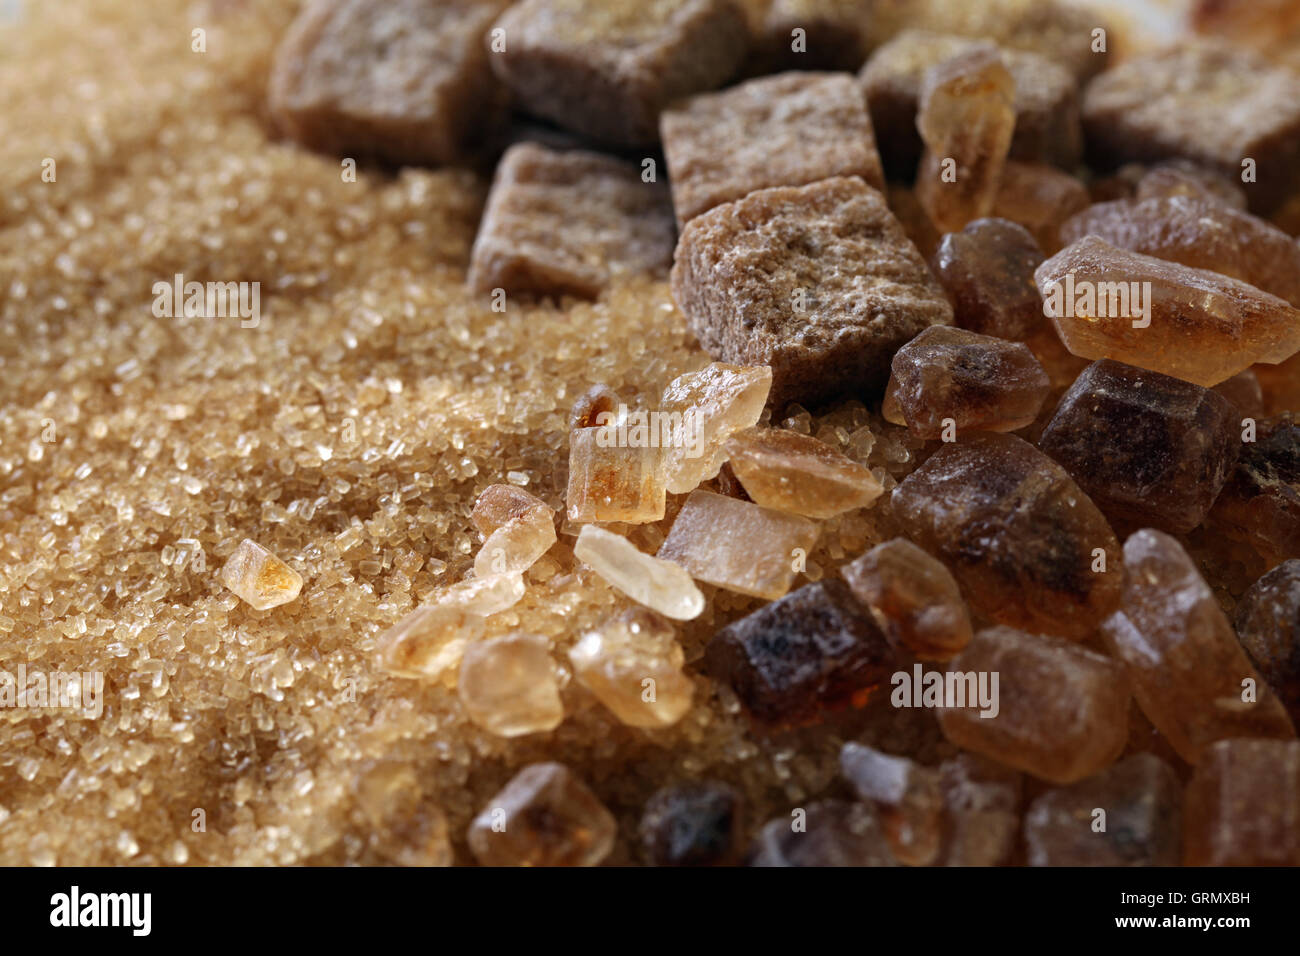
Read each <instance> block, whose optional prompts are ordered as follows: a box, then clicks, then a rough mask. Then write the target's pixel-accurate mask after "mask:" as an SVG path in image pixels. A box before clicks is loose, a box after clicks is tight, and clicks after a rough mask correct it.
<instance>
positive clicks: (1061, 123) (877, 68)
mask: <svg viewBox="0 0 1300 956" xmlns="http://www.w3.org/2000/svg"><path fill="white" fill-rule="evenodd" d="M979 43H980V41H979V40H976V39H973V38H971V37H967V36H958V35H956V34H951V33H936V32H932V31H929V30H917V29H908V30H904V31H902V32H901V33H899V34H898V35H897V36H895V37H893V38H892V39H890V40H889V41H888V42H886V43H884V44H882V45H881V46H879V47H878V48H877V49H876V50H875V52H874V53H872V54H871V59H869V60H868V61H867V63H866V65H865V66H863V68H862V71H861V73H860V74H859V79H860V81H861V83H862V86H863V89H865V90H866V93H867V101H868V104H869V106H870V108H871V119H872V121H873V122H874V123H875V125H876V133H877V136H878V138H879V142H880V152H881V158H882V159H883V160H884V163H885V167H886V169H888V170H889V172H890V174H891V175H893V176H898V177H900V178H904V179H909V180H910V178H911V176H912V174H913V173H914V172H915V171H916V163H917V160H918V159H920V156H921V136H920V134H919V133H918V132H917V129H916V112H917V107H918V105H919V103H920V95H921V81H922V79H923V78H924V76H925V73H926V71H927V70H928V69H929V68H930V67H932V66H935V65H937V64H939V63H942V62H943V61H944V60H947V59H950V58H951V57H953V56H956V55H958V54H960V53H965V52H968V51H969V50H971V49H972V48H974V47H975V46H977V45H978V44H979ZM1001 54H1002V58H1003V62H1004V63H1005V64H1006V67H1007V69H1008V70H1010V72H1011V76H1012V78H1013V79H1014V80H1015V84H1016V92H1015V111H1016V126H1015V132H1014V134H1013V136H1012V140H1011V155H1012V156H1013V157H1014V158H1016V159H1021V160H1029V161H1043V162H1050V163H1055V164H1058V165H1061V166H1072V165H1074V164H1075V163H1077V162H1078V160H1079V155H1080V153H1081V152H1082V148H1083V136H1082V133H1081V128H1080V123H1079V94H1078V82H1077V80H1076V79H1075V77H1074V75H1073V74H1072V73H1071V72H1070V71H1069V69H1068V68H1066V67H1065V66H1062V65H1061V64H1059V63H1056V62H1053V61H1052V60H1050V59H1048V58H1047V57H1046V56H1043V55H1041V54H1040V53H1031V52H1028V51H1023V50H1012V49H1005V48H1004V49H1002V50H1001Z"/></svg>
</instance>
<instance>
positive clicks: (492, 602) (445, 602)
mask: <svg viewBox="0 0 1300 956" xmlns="http://www.w3.org/2000/svg"><path fill="white" fill-rule="evenodd" d="M524 590H525V586H524V577H523V575H522V574H519V573H517V572H516V573H513V574H510V573H506V574H492V575H489V576H488V577H485V578H469V579H468V580H465V581H461V582H459V583H457V584H453V585H452V586H451V587H449V588H447V590H446V591H444V592H442V594H441V595H439V597H438V599H437V603H438V604H440V605H442V606H445V607H454V608H460V609H461V610H463V611H466V612H468V613H470V614H477V615H480V616H481V617H486V616H487V615H489V614H496V613H497V612H498V611H504V610H506V609H507V608H512V607H514V606H515V605H516V604H518V603H519V601H520V599H521V598H522V597H523V596H524Z"/></svg>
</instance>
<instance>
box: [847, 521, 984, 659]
mask: <svg viewBox="0 0 1300 956" xmlns="http://www.w3.org/2000/svg"><path fill="white" fill-rule="evenodd" d="M843 575H844V580H845V581H846V582H847V583H848V585H849V587H850V588H851V589H852V591H853V593H854V595H855V596H856V597H857V599H858V600H859V601H861V602H862V603H863V604H864V605H865V606H866V607H868V608H870V609H871V613H872V614H873V615H874V616H875V618H876V623H877V624H879V625H880V629H881V630H882V631H884V633H885V637H887V638H888V639H889V643H890V644H891V645H892V646H893V647H894V648H895V649H896V650H899V651H906V652H907V653H910V654H912V655H914V656H916V657H918V658H921V659H923V660H947V659H949V658H950V657H952V656H953V655H954V654H957V653H959V652H960V651H961V650H962V649H963V648H964V647H965V646H966V645H967V644H969V643H970V639H971V623H970V614H969V613H968V612H967V610H966V602H965V601H963V600H962V596H961V590H960V589H959V588H958V587H957V582H956V581H955V580H954V579H953V576H952V575H951V574H950V573H949V572H948V569H947V568H945V567H944V566H943V563H942V562H941V561H938V560H936V559H935V558H933V557H931V556H930V555H928V554H926V553H925V552H924V551H922V550H921V549H920V548H918V547H917V546H916V545H914V544H912V542H910V541H908V540H907V539H906V538H894V539H893V540H892V541H886V542H885V543H884V544H879V545H876V547H874V548H872V549H871V550H870V551H868V552H867V553H866V554H864V555H862V556H861V557H859V558H858V559H857V560H855V561H853V562H852V563H850V564H847V565H845V566H844V568H843Z"/></svg>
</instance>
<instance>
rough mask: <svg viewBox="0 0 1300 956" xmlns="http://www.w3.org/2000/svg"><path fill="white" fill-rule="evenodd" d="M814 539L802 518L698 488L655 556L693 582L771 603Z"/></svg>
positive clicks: (812, 530) (812, 528) (791, 579)
mask: <svg viewBox="0 0 1300 956" xmlns="http://www.w3.org/2000/svg"><path fill="white" fill-rule="evenodd" d="M816 541H817V525H816V523H814V522H812V521H809V520H808V519H807V518H801V517H799V516H798V515H792V514H786V513H784V512H781V511H774V510H772V509H771V508H763V507H760V506H759V505H756V504H753V503H752V502H748V501H737V500H736V499H735V498H728V497H726V496H725V495H719V494H714V493H713V492H711V491H704V490H703V489H700V490H697V491H693V492H691V494H690V496H689V497H688V498H687V499H686V503H685V504H684V505H682V510H681V511H679V512H678V513H677V518H676V520H674V521H673V527H672V530H671V531H669V533H668V537H667V538H666V539H665V540H664V543H663V545H662V546H660V548H659V557H660V558H661V559H663V560H665V561H671V562H673V563H674V564H678V565H680V566H681V567H683V568H685V569H686V571H687V572H688V573H689V574H690V576H691V577H693V578H695V579H696V580H697V581H704V582H705V583H706V584H713V585H716V586H718V587H721V588H726V589H727V590H729V591H738V592H739V593H741V594H751V595H753V596H755V597H762V598H767V599H768V600H772V599H774V598H779V597H780V596H781V595H783V594H785V593H786V592H787V591H788V590H790V585H791V584H792V583H793V582H794V576H795V568H796V567H797V566H798V565H799V563H800V561H801V560H802V559H805V558H807V556H808V554H809V552H811V551H812V547H813V545H814V544H815V543H816Z"/></svg>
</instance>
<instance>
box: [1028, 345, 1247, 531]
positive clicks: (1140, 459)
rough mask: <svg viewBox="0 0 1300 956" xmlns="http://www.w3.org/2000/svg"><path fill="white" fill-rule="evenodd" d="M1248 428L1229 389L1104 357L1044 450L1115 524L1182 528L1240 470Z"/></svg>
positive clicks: (1059, 414)
mask: <svg viewBox="0 0 1300 956" xmlns="http://www.w3.org/2000/svg"><path fill="white" fill-rule="evenodd" d="M1240 427H1241V426H1240V413H1239V412H1238V411H1237V409H1235V408H1233V406H1232V405H1231V403H1229V402H1228V400H1227V399H1225V398H1224V397H1223V396H1221V395H1218V394H1216V393H1214V392H1211V391H1209V390H1207V389H1204V388H1201V387H1200V386H1199V385H1193V384H1191V383H1190V382H1184V381H1180V380H1179V379H1176V378H1170V377H1169V376H1168V375H1161V374H1159V373H1158V372H1148V371H1145V370H1143V369H1139V368H1134V367H1132V366H1131V365H1123V364H1121V363H1119V362H1112V361H1110V360H1109V359H1103V360H1101V361H1100V362H1094V363H1093V364H1092V365H1089V366H1088V367H1087V368H1086V369H1085V370H1084V372H1083V374H1082V375H1080V376H1079V378H1078V379H1077V380H1076V381H1075V383H1074V385H1073V386H1071V388H1070V390H1069V391H1068V392H1066V393H1065V396H1064V397H1063V398H1062V399H1061V402H1060V404H1059V405H1058V406H1057V409H1056V414H1055V415H1054V416H1053V417H1052V420H1051V421H1050V422H1049V423H1048V425H1047V428H1046V429H1045V430H1044V431H1043V435H1042V437H1041V438H1040V439H1039V442H1038V447H1039V448H1041V449H1042V450H1043V451H1044V452H1046V453H1047V454H1048V455H1050V456H1051V457H1052V458H1053V459H1055V460H1056V461H1057V462H1059V463H1060V464H1061V465H1062V467H1064V468H1065V470H1066V471H1068V472H1069V473H1070V474H1071V475H1072V476H1073V477H1074V479H1075V481H1077V482H1079V484H1080V486H1081V487H1082V488H1083V490H1084V491H1086V492H1087V493H1088V494H1089V496H1091V498H1092V500H1093V501H1094V502H1096V504H1097V507H1099V508H1101V510H1102V511H1103V512H1104V513H1105V514H1106V516H1107V517H1108V518H1110V519H1111V520H1112V521H1113V522H1116V523H1117V524H1118V523H1123V524H1125V525H1130V526H1131V525H1134V524H1136V525H1143V524H1150V525H1153V526H1155V527H1158V528H1161V529H1163V530H1166V531H1171V532H1175V533H1180V534H1181V533H1186V532H1188V531H1191V530H1192V529H1193V528H1195V527H1197V526H1198V525H1199V524H1200V523H1201V522H1202V521H1203V520H1205V516H1206V515H1207V514H1208V513H1209V510H1210V506H1211V505H1212V504H1214V499H1215V497H1217V496H1218V494H1219V491H1220V489H1222V488H1223V484H1224V482H1226V481H1227V480H1228V476H1229V475H1230V474H1231V473H1232V468H1233V466H1234V465H1235V464H1236V461H1237V454H1238V452H1239V451H1240V449H1241V436H1240ZM1101 435H1104V436H1106V437H1105V440H1104V441H1099V440H1098V436H1101Z"/></svg>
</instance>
